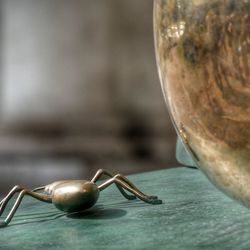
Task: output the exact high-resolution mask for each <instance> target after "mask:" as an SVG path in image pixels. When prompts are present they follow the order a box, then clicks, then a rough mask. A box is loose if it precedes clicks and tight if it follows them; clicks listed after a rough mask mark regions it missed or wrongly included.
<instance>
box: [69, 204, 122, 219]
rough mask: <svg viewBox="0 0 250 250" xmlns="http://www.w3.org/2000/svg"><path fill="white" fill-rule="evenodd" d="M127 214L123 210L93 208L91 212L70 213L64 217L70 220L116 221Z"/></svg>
mask: <svg viewBox="0 0 250 250" xmlns="http://www.w3.org/2000/svg"><path fill="white" fill-rule="evenodd" d="M126 214H127V212H126V211H125V210H123V209H117V208H105V209H104V208H99V207H94V208H93V209H91V210H87V211H82V212H80V213H71V214H67V215H66V216H67V217H68V218H71V219H92V220H95V219H98V220H100V219H101V220H106V219H116V218H120V217H123V216H125V215H126Z"/></svg>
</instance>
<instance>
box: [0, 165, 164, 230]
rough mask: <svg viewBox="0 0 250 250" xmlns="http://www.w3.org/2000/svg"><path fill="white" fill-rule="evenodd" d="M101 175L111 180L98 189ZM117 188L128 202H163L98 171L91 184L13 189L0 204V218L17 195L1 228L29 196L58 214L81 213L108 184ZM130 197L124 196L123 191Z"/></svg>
mask: <svg viewBox="0 0 250 250" xmlns="http://www.w3.org/2000/svg"><path fill="white" fill-rule="evenodd" d="M103 175H106V176H108V177H110V179H108V180H106V181H105V182H104V183H102V184H100V185H97V184H96V181H97V180H99V179H100V178H101V177H102V176H103ZM113 183H114V184H116V186H117V188H118V189H119V191H120V192H121V194H122V195H123V196H124V197H125V198H126V199H128V200H133V199H136V197H138V198H139V199H141V200H142V201H144V202H147V203H150V204H161V203H162V201H161V200H159V199H158V198H157V196H148V195H145V194H144V193H142V192H141V191H140V190H139V189H138V188H137V187H136V186H135V185H134V184H132V183H131V182H130V181H129V180H128V179H127V178H126V177H124V176H122V175H120V174H117V175H113V174H111V173H110V172H108V171H106V170H103V169H100V170H98V171H97V173H96V174H95V176H94V177H93V179H92V180H91V181H85V180H63V181H56V182H53V183H52V184H49V185H47V186H43V187H38V188H35V189H33V190H32V191H30V190H28V189H25V188H23V187H20V186H15V187H14V188H13V189H12V190H11V191H10V192H9V193H8V195H7V196H6V197H5V198H4V199H3V200H2V201H1V202H0V216H1V215H2V213H3V211H4V209H5V207H6V205H7V203H8V202H9V201H10V199H11V198H12V197H13V196H14V195H15V194H16V193H19V195H18V197H17V199H16V201H15V204H14V205H13V207H12V209H11V211H10V212H9V214H8V215H7V217H6V219H5V220H4V221H2V222H0V227H5V226H7V225H8V224H9V223H10V221H11V219H12V218H13V216H14V214H15V212H16V210H17V208H18V207H19V205H20V203H21V201H22V199H23V197H24V196H25V195H29V196H31V197H33V198H36V199H38V200H40V201H43V202H48V203H53V204H54V205H55V206H56V208H58V209H59V210H61V211H64V212H68V213H72V212H80V211H83V210H85V209H88V208H90V207H92V206H93V205H94V204H95V203H96V201H97V200H98V197H99V192H100V191H102V190H103V189H105V188H107V187H108V186H110V185H111V184H113ZM125 190H127V191H128V192H130V193H132V194H133V195H129V194H127V192H126V191H125Z"/></svg>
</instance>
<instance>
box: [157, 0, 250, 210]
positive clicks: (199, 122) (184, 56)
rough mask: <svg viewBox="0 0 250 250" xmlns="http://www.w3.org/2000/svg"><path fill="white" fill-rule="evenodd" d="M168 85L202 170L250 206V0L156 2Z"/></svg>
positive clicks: (173, 108)
mask: <svg viewBox="0 0 250 250" xmlns="http://www.w3.org/2000/svg"><path fill="white" fill-rule="evenodd" d="M154 25H155V44H156V54H157V61H158V67H159V71H160V78H161V83H162V89H163V92H164V95H165V99H166V102H167V104H168V107H169V110H170V113H171V115H172V118H173V121H174V124H175V127H176V129H177V131H178V133H179V135H180V137H181V138H182V141H183V142H184V144H185V145H186V148H187V149H188V151H189V152H190V153H191V154H192V156H193V159H194V160H195V161H196V162H197V164H198V166H199V168H200V169H201V170H202V171H203V172H204V173H205V174H206V175H207V176H208V178H209V179H210V180H211V181H212V182H213V183H214V184H215V185H216V186H217V187H219V188H220V189H221V190H223V191H224V192H225V193H227V194H228V195H230V196H231V197H233V198H236V199H237V200H239V201H241V203H243V204H245V205H246V206H248V207H250V0H155V6H154Z"/></svg>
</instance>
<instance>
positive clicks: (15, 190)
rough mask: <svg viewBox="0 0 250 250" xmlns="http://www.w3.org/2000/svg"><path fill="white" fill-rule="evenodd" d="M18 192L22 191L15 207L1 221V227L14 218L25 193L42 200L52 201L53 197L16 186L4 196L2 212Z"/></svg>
mask: <svg viewBox="0 0 250 250" xmlns="http://www.w3.org/2000/svg"><path fill="white" fill-rule="evenodd" d="M17 192H20V193H19V195H18V197H17V199H16V201H15V203H14V205H13V207H12V208H11V210H10V212H9V213H8V215H7V217H6V219H5V220H4V221H0V227H5V226H7V225H8V224H9V223H10V221H11V220H12V218H13V216H14V214H15V213H16V210H17V209H18V207H19V205H20V203H21V201H22V199H23V197H24V195H29V196H31V197H33V198H36V199H38V200H40V201H44V202H48V203H51V198H50V197H49V196H47V195H45V194H38V193H35V192H32V191H29V190H27V189H23V188H21V187H20V186H15V187H14V188H13V189H12V190H11V191H10V192H9V194H8V195H7V196H6V197H5V198H4V201H3V203H2V206H1V214H2V213H3V211H4V209H5V207H6V205H7V203H8V202H9V200H10V199H11V198H12V196H13V195H14V194H15V193H17Z"/></svg>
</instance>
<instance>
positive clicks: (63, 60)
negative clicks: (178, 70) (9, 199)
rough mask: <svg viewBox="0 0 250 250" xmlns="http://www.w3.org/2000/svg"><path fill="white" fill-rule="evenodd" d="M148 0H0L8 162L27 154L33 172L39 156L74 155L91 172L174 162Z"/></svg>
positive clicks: (3, 149)
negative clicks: (157, 66) (101, 169)
mask: <svg viewBox="0 0 250 250" xmlns="http://www.w3.org/2000/svg"><path fill="white" fill-rule="evenodd" d="M152 6H153V2H152V0H139V1H134V0H126V1H124V0H92V1H89V0H71V1H67V0H43V1H39V0H2V1H1V11H2V13H1V14H2V26H1V40H2V41H1V62H2V64H1V66H2V67H1V71H2V79H1V80H2V82H1V97H2V98H1V123H0V126H1V134H0V136H1V140H0V153H1V156H2V159H5V161H4V166H8V167H6V169H9V171H14V170H13V169H12V168H14V167H15V165H18V164H19V163H20V158H22V159H23V158H25V159H26V160H30V159H33V162H34V164H33V165H34V166H33V167H31V168H30V171H31V173H32V171H35V170H33V168H35V167H36V162H37V160H38V159H41V158H42V157H46V158H49V159H57V158H58V157H59V158H60V157H63V158H67V159H69V158H70V159H72V158H73V159H75V157H76V158H77V159H78V160H77V166H78V163H79V159H80V160H81V161H82V162H84V164H83V167H84V168H85V169H86V168H88V169H89V172H91V171H92V172H93V170H95V169H97V168H99V167H108V168H110V167H111V168H113V169H117V170H120V168H121V171H123V172H124V173H132V172H138V171H145V170H151V169H158V168H164V167H167V166H171V165H173V164H175V159H174V148H175V132H174V130H173V128H172V125H171V122H170V120H169V118H168V114H167V110H166V108H165V104H164V100H163V96H162V93H161V89H160V84H159V79H158V75H157V68H156V64H155V55H154V44H153V31H152V26H153V24H152ZM6 159H7V160H6ZM13 159H18V160H16V161H15V160H14V161H13ZM9 162H11V164H10V163H9ZM72 164H73V165H74V163H72V162H70V164H69V166H68V167H72V169H74V167H75V166H72ZM2 165H3V164H2ZM24 165H25V164H24ZM31 165H32V164H31ZM38 165H39V164H38ZM52 165H53V164H52ZM64 165H66V167H65V169H67V168H68V167H67V164H64ZM13 166H14V167H13ZM2 168H3V167H2ZM59 169H60V168H59ZM77 169H78V168H77ZM0 171H1V166H0ZM77 171H78V170H77ZM77 171H76V173H77V175H79V173H78V172H77ZM59 172H61V170H59ZM66 172H67V171H66ZM82 172H83V173H84V174H85V175H86V171H85V172H84V171H82ZM89 172H88V173H89ZM88 173H87V174H88ZM6 174H8V170H7V171H6ZM24 174H25V173H24ZM47 175H48V174H47ZM47 175H46V176H47ZM56 175H57V174H56V173H55V176H56Z"/></svg>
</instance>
